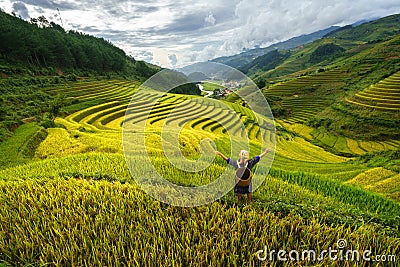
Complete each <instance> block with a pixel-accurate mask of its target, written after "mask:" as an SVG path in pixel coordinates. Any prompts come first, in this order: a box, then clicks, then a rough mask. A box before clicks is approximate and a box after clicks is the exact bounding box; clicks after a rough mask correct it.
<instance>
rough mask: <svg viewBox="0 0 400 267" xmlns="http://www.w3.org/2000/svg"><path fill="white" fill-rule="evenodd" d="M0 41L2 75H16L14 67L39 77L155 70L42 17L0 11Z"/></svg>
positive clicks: (98, 40) (145, 73)
mask: <svg viewBox="0 0 400 267" xmlns="http://www.w3.org/2000/svg"><path fill="white" fill-rule="evenodd" d="M0 40H1V42H0V64H1V65H2V67H4V66H9V68H8V69H6V70H5V72H7V73H5V74H6V75H12V74H13V73H14V74H15V72H17V73H18V71H15V66H17V65H18V66H21V67H23V68H26V67H28V68H29V69H30V70H31V72H37V71H38V69H41V71H42V73H41V74H49V75H55V74H62V73H65V72H67V73H69V72H74V73H78V72H80V73H82V72H84V71H92V72H95V73H97V74H105V73H109V72H114V73H115V72H118V73H121V74H123V75H130V76H135V77H136V78H140V77H149V76H151V75H153V74H154V73H155V72H156V71H157V68H153V67H151V66H149V65H148V64H145V63H143V62H137V61H136V60H135V59H134V58H132V57H129V56H127V55H126V54H125V52H124V51H123V50H122V49H120V48H118V47H116V46H115V45H113V44H112V43H111V42H109V41H107V40H104V39H102V38H97V37H94V36H90V35H87V34H83V33H80V32H76V31H68V32H67V31H65V30H64V29H63V28H62V27H61V26H60V25H57V24H55V23H53V22H49V21H48V20H47V19H46V18H45V17H43V16H42V17H39V18H37V19H31V21H30V22H27V21H24V20H22V19H20V18H17V17H15V16H12V15H9V14H7V13H5V12H3V11H0ZM2 69H4V68H2ZM24 72H25V73H27V71H24ZM43 72H45V73H43ZM140 79H141V78H140Z"/></svg>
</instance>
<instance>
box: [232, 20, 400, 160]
mask: <svg viewBox="0 0 400 267" xmlns="http://www.w3.org/2000/svg"><path fill="white" fill-rule="evenodd" d="M398 51H400V14H398V15H391V16H388V17H385V18H381V19H379V20H376V21H370V22H367V23H363V24H360V25H359V26H353V25H348V26H345V27H342V28H338V29H336V30H335V31H331V32H330V33H329V34H327V35H325V36H324V37H323V38H321V39H318V40H315V41H314V42H312V43H309V44H306V45H304V46H301V47H297V48H296V49H290V50H282V51H274V52H270V53H268V54H266V55H263V56H260V57H258V58H256V59H255V60H253V61H252V62H250V63H247V64H246V65H244V67H241V70H242V71H244V72H247V74H248V75H250V77H252V78H253V80H254V81H255V82H256V84H257V85H259V86H260V87H262V90H263V92H264V94H265V96H266V98H267V99H268V101H269V103H270V105H271V108H272V111H273V113H274V115H275V116H276V118H277V119H278V120H282V121H284V122H285V123H288V124H291V125H292V124H303V125H307V127H311V128H309V129H310V132H309V133H308V135H307V136H308V137H307V138H308V139H310V140H313V142H314V143H316V144H318V145H320V146H322V147H324V148H325V149H328V150H330V151H333V150H336V152H337V153H344V154H346V153H348V150H346V147H347V146H346V145H343V146H341V147H336V148H335V142H336V141H337V140H338V137H340V136H341V137H346V138H357V139H364V140H375V141H376V140H380V141H387V140H389V139H396V140H397V139H398V138H400V134H399V131H398V125H399V124H400V116H399V114H400V113H399V111H400V106H399V99H398V95H399V94H398V89H399V85H398V81H399V78H398V77H399V76H400V73H399V71H400V57H399V54H398ZM229 100H230V101H233V102H235V101H237V100H236V99H235V97H234V96H232V97H231V98H230V99H229ZM366 125H368V126H366ZM296 127H297V126H296ZM294 129H295V130H299V129H301V128H294ZM297 133H298V134H300V135H303V136H304V129H303V130H301V132H297ZM328 133H329V134H328Z"/></svg>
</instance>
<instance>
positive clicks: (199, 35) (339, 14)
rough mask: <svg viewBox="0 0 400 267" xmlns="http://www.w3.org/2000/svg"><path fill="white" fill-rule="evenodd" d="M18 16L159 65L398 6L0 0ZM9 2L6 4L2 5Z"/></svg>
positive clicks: (380, 2) (388, 2) (302, 1)
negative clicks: (57, 24)
mask: <svg viewBox="0 0 400 267" xmlns="http://www.w3.org/2000/svg"><path fill="white" fill-rule="evenodd" d="M0 7H2V8H4V9H5V10H8V11H7V12H11V11H13V10H14V11H15V12H16V13H18V14H19V15H21V17H24V18H28V17H29V16H32V17H38V16H40V15H44V16H46V17H47V18H50V19H51V18H53V19H55V20H57V21H58V20H59V18H58V17H56V16H55V15H56V14H57V11H56V9H57V8H59V9H60V11H61V17H62V20H63V22H64V27H65V28H66V29H67V30H71V29H72V30H77V31H82V32H85V33H89V34H92V35H95V36H98V37H103V38H105V39H107V40H110V41H111V42H113V43H115V44H116V45H118V46H119V47H121V48H123V49H124V50H125V51H126V52H127V53H128V54H131V55H133V56H135V57H137V58H139V59H145V60H148V61H150V62H153V63H155V62H156V61H157V62H161V63H162V64H163V66H172V65H173V64H176V65H182V64H186V63H191V62H194V61H205V60H209V59H212V58H215V57H219V56H223V55H232V54H236V53H240V52H241V51H242V50H243V49H244V48H253V47H257V46H261V47H264V46H268V45H270V44H272V43H275V42H279V41H283V40H287V39H289V38H291V37H295V36H299V35H301V34H307V33H311V32H314V31H317V30H321V29H324V28H327V27H330V26H332V25H346V24H350V23H354V22H356V21H359V20H362V19H370V18H377V17H382V16H387V15H390V14H394V13H400V1H398V0H353V1H347V0H326V1H320V0H268V1H265V0H213V1H200V0H193V1H191V2H190V4H188V2H187V1H186V0H158V1H153V0H134V1H133V0H118V1H116V0H82V1H78V0H3V1H2V2H1V4H0ZM7 8H8V9H7Z"/></svg>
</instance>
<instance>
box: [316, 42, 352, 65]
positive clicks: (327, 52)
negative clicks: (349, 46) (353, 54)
mask: <svg viewBox="0 0 400 267" xmlns="http://www.w3.org/2000/svg"><path fill="white" fill-rule="evenodd" d="M344 51H345V49H344V48H343V47H341V46H338V45H336V44H334V43H329V44H324V45H321V46H319V47H318V48H317V49H315V51H314V52H313V53H312V54H311V56H310V61H311V63H314V64H315V63H318V62H321V61H324V60H326V59H328V58H330V57H333V56H337V55H338V54H340V53H343V52H344Z"/></svg>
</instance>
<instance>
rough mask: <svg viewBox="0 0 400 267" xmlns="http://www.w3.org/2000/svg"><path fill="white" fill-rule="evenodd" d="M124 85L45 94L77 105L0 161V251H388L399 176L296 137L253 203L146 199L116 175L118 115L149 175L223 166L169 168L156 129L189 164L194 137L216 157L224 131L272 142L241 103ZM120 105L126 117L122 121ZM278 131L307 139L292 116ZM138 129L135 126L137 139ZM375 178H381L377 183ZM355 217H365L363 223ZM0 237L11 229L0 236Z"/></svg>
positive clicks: (335, 142) (11, 256) (138, 258)
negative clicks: (172, 131)
mask: <svg viewBox="0 0 400 267" xmlns="http://www.w3.org/2000/svg"><path fill="white" fill-rule="evenodd" d="M137 88H138V83H135V82H133V83H131V82H126V81H103V82H100V81H99V82H81V83H78V84H76V85H71V86H68V87H60V88H54V89H52V90H49V91H52V92H53V93H59V92H63V93H65V94H66V95H67V96H68V97H69V98H70V99H71V101H73V103H74V104H73V105H74V108H78V107H83V108H81V109H79V110H77V111H75V112H72V113H71V114H70V115H68V116H66V117H64V118H57V119H56V122H58V123H59V124H62V125H63V126H64V128H54V129H48V130H47V137H46V136H45V137H44V138H43V140H42V142H41V143H40V144H38V146H37V147H35V148H34V151H33V153H31V154H32V156H30V158H26V159H24V161H23V163H24V164H23V165H17V166H10V167H9V168H5V169H3V170H0V191H1V192H3V193H2V194H0V199H1V202H2V203H5V205H6V206H5V207H4V209H2V210H1V211H0V220H1V221H3V222H6V223H2V224H1V225H0V251H1V252H3V251H4V254H2V253H0V260H5V261H6V262H8V263H10V264H11V265H29V264H37V265H45V264H46V263H49V262H51V263H52V264H54V265H60V266H65V265H93V263H96V264H97V265H112V264H121V265H129V264H133V265H138V266H156V265H157V266H162V265H165V264H168V265H174V264H175V265H177V266H204V265H215V264H216V263H217V265H218V264H219V263H220V264H221V266H228V265H229V264H231V263H232V262H233V263H234V264H236V265H238V266H242V265H246V264H248V265H250V266H253V265H257V264H258V263H259V261H258V260H257V259H256V258H255V256H254V253H255V252H256V251H257V250H258V249H263V247H260V246H263V245H264V244H272V245H273V246H276V247H277V248H281V246H284V248H289V247H290V249H295V248H298V249H301V248H303V246H305V245H307V246H310V247H311V248H313V247H324V244H325V245H332V244H331V243H332V242H333V243H334V242H336V240H337V239H338V238H347V239H348V240H349V241H350V240H351V242H353V243H354V246H355V247H356V248H360V249H364V247H359V246H360V245H359V244H363V246H364V245H365V246H369V247H372V248H374V252H375V253H377V254H378V253H381V254H384V253H387V254H390V253H396V252H398V251H399V250H400V243H399V242H398V238H397V237H396V235H395V234H393V233H396V231H398V229H399V227H400V226H399V225H398V224H396V222H395V221H394V220H393V218H394V217H395V216H399V215H400V214H399V210H400V209H399V204H398V203H396V202H394V201H393V200H396V201H398V200H399V188H400V185H399V184H398V179H399V177H398V174H396V173H394V172H393V171H390V170H386V169H384V168H379V169H376V168H371V167H368V166H367V165H361V164H356V163H354V162H353V161H351V160H349V159H348V158H344V157H340V156H337V155H333V154H331V153H329V152H327V151H325V150H323V149H322V148H320V147H318V146H315V145H313V144H311V143H310V142H308V141H307V140H305V139H304V138H302V137H292V136H288V135H285V134H281V133H279V132H278V133H277V146H276V154H275V160H274V163H273V166H272V169H271V174H270V175H269V176H268V177H267V180H266V182H265V183H264V184H263V185H262V186H261V187H260V188H259V189H258V190H257V191H256V192H255V193H254V200H255V204H254V206H253V205H249V206H245V207H241V206H237V204H236V200H235V198H234V195H233V193H232V192H230V193H229V194H228V195H227V196H225V197H224V198H223V199H221V200H220V201H218V202H217V203H213V204H212V205H209V206H205V207H200V208H196V209H180V208H174V207H169V206H166V205H162V204H160V203H159V202H157V201H154V200H153V199H151V198H150V197H149V196H148V195H146V194H145V193H143V191H142V190H141V189H140V188H139V186H138V185H137V184H136V183H135V180H134V179H133V178H134V177H132V176H131V173H130V172H129V170H128V167H127V164H126V162H125V157H124V155H123V153H122V152H123V147H122V125H123V124H124V123H129V124H131V125H134V126H135V125H137V126H138V127H139V126H140V125H142V124H143V122H144V121H146V133H145V136H146V148H145V147H144V144H141V143H140V142H139V141H137V142H136V140H131V142H132V143H133V144H135V146H133V150H134V151H133V152H134V153H136V154H137V160H138V161H139V162H140V159H141V157H142V155H141V154H140V153H142V152H143V151H144V149H147V151H148V153H149V156H150V157H152V160H153V162H154V163H155V164H156V165H157V171H159V172H160V173H162V174H164V173H165V174H166V175H169V176H170V178H171V179H172V180H173V181H174V182H176V183H177V184H179V185H187V186H200V185H204V184H208V183H210V182H212V180H213V179H214V178H215V177H216V176H218V175H220V174H221V173H222V172H223V171H224V170H225V168H226V163H225V162H224V161H223V160H221V159H219V158H218V159H215V160H214V161H213V162H212V164H211V165H210V167H209V168H208V169H207V170H205V171H202V172H199V173H185V172H183V171H179V170H178V171H177V170H176V168H174V166H171V164H169V163H168V162H167V160H166V158H165V156H164V153H163V152H166V151H165V150H163V149H162V147H161V146H160V129H161V128H162V127H165V125H167V126H172V127H178V128H182V131H181V132H180V136H179V137H180V146H181V150H182V154H183V155H184V156H185V157H187V158H190V159H195V158H196V157H198V156H199V154H200V147H199V142H200V141H201V140H203V139H205V138H208V139H211V140H213V141H214V142H215V144H216V146H217V148H218V149H219V150H222V151H223V152H225V153H226V154H228V153H229V152H230V149H229V138H228V137H227V131H230V132H232V133H233V134H234V135H235V136H236V137H238V138H244V137H245V136H248V137H249V139H250V148H251V150H250V152H251V153H252V155H253V154H255V153H256V152H254V151H260V149H261V148H260V140H261V139H264V140H267V141H268V142H270V143H273V136H274V134H273V133H272V132H270V131H264V132H263V131H261V127H265V124H266V122H265V121H263V120H261V121H260V122H259V123H255V122H256V121H257V116H256V115H255V114H254V113H253V112H252V111H251V110H249V109H247V108H244V107H242V106H239V105H235V104H231V103H223V102H220V101H215V100H211V99H206V98H201V97H194V96H185V95H174V94H160V93H158V92H154V91H145V92H139V93H136V90H137ZM97 89H98V90H97ZM131 100H132V101H131ZM155 100H157V101H156V102H155V105H152V103H153V102H154V101H155ZM130 101H131V102H130ZM226 106H229V107H230V110H228V109H226ZM126 112H128V113H129V114H131V115H133V116H129V118H128V119H126V118H125V114H126ZM145 114H149V116H148V117H146V116H145ZM234 114H237V116H234ZM241 124H243V127H241V126H240V125H241ZM281 126H284V127H286V126H292V127H295V128H297V129H298V130H299V131H301V132H302V133H303V134H304V135H302V136H304V137H305V138H307V139H308V137H314V135H313V129H312V128H309V127H306V126H304V125H302V126H301V125H299V124H287V125H286V124H282V125H281ZM25 127H27V128H28V129H27V131H25V138H26V140H24V134H23V133H21V134H20V135H18V136H16V137H17V139H18V140H19V141H18V144H19V145H18V147H22V146H28V147H29V144H30V139H31V137H32V136H35V132H38V131H40V130H42V129H39V128H38V127H37V126H36V125H34V124H32V125H25ZM289 129H291V128H289ZM291 130H293V129H291ZM262 133H263V136H262ZM143 134H144V133H142V132H141V131H140V129H139V128H138V132H137V138H138V140H140V137H142V135H143ZM318 138H319V136H318ZM320 139H321V140H325V141H326V143H329V144H330V145H332V146H334V147H338V146H341V147H342V149H345V147H346V144H347V143H346V141H347V142H348V143H351V144H353V143H354V142H355V143H356V144H357V145H358V146H357V149H361V147H362V148H364V147H365V149H367V148H368V149H371V150H377V149H380V148H381V147H383V146H384V144H380V146H379V148H378V145H377V144H375V143H363V142H357V141H354V142H349V140H346V139H343V138H340V137H339V138H336V139H335V138H334V137H332V136H329V135H321V138H320ZM347 147H348V149H351V150H353V149H354V150H355V148H353V147H352V146H351V145H348V146H347ZM167 152H168V151H167ZM235 152H236V153H237V151H235ZM14 156H15V155H14ZM15 157H16V156H15ZM141 168H144V167H143V166H141V165H140V164H139V165H138V166H137V169H138V170H139V171H141ZM143 171H144V170H143ZM381 173H383V174H385V176H384V177H383V178H382V179H378V178H376V177H377V175H378V174H381ZM171 174H172V175H171ZM374 175H375V176H374ZM366 177H367V178H368V179H369V180H368V182H366V181H367V179H366ZM374 177H375V178H374ZM359 187H363V188H364V189H365V190H368V191H365V190H364V189H360V188H359ZM369 191H370V192H369ZM371 192H375V193H371ZM391 199H393V200H391ZM27 207H29V208H27ZM315 218H317V219H315ZM360 218H361V219H360ZM386 218H389V219H386ZM368 221H373V222H374V224H368V223H364V222H368ZM238 222H240V223H238ZM294 226H295V227H294ZM260 229H262V230H263V231H260ZM264 230H265V231H264ZM3 232H7V233H12V235H10V236H9V237H7V238H3V237H4V236H2V233H3ZM232 233H233V234H232ZM33 234H34V235H33ZM271 236H273V237H271ZM21 240H24V241H23V242H21ZM299 240H306V243H304V242H305V241H302V243H301V244H300V243H299ZM332 240H333V241H332ZM43 244H47V245H46V246H43ZM77 244H81V245H80V246H78V245H77ZM282 244H286V245H282ZM240 246H244V247H246V249H245V250H243V249H238V247H240ZM187 247H192V248H193V247H194V248H195V249H194V250H193V251H191V250H187V249H185V248H187ZM38 248H40V249H38ZM224 251H230V252H232V253H233V254H231V253H229V254H225V252H224ZM121 255H125V256H121ZM155 255H158V256H155ZM160 255H161V256H160ZM160 257H161V258H160ZM0 262H1V261H0ZM268 263H269V264H272V265H273V264H274V262H268ZM305 264H306V263H305ZM323 264H329V262H323ZM0 265H1V264H0Z"/></svg>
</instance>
